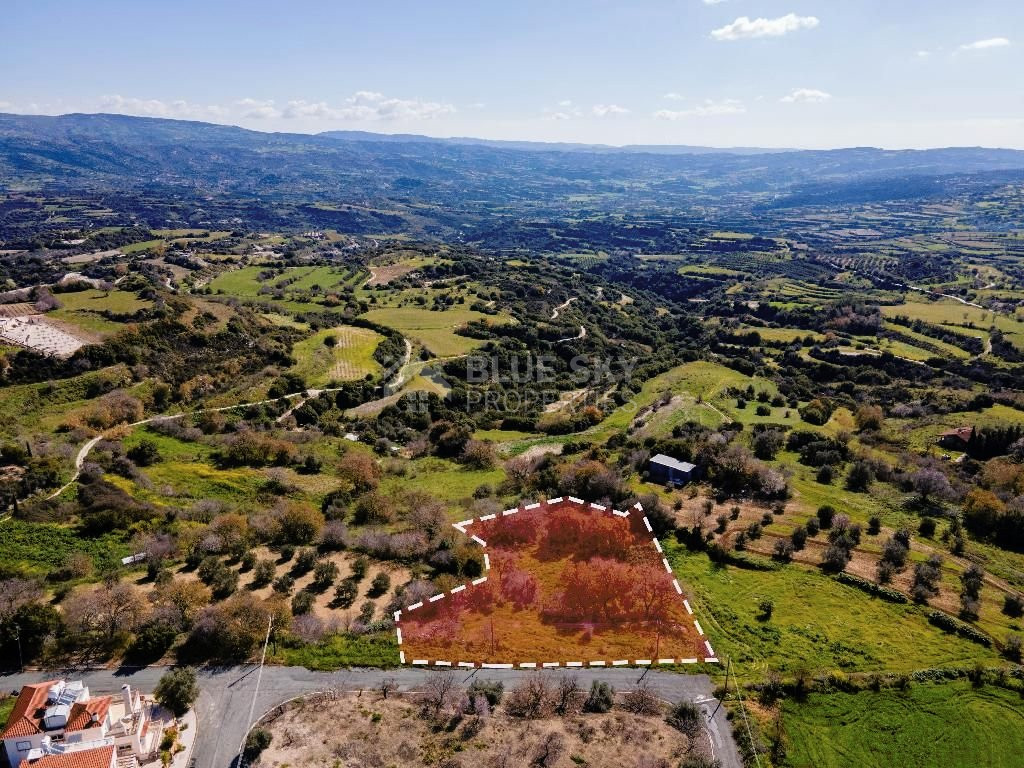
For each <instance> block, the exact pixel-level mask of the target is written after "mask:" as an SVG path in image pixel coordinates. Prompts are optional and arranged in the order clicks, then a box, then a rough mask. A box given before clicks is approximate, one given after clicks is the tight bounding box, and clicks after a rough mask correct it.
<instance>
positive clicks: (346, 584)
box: [334, 579, 359, 608]
mask: <svg viewBox="0 0 1024 768" xmlns="http://www.w3.org/2000/svg"><path fill="white" fill-rule="evenodd" d="M357 597H359V587H358V586H357V585H356V583H355V582H354V581H352V579H345V580H344V581H343V582H341V584H339V585H338V586H337V587H336V588H335V590H334V604H335V605H337V606H339V607H341V608H351V607H352V606H353V604H355V602H356V598H357Z"/></svg>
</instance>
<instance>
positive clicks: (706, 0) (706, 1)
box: [704, 0, 725, 5]
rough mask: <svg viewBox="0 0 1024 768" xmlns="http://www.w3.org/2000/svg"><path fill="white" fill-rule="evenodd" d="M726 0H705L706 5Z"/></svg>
mask: <svg viewBox="0 0 1024 768" xmlns="http://www.w3.org/2000/svg"><path fill="white" fill-rule="evenodd" d="M724 2H725V0H704V5H718V4H719V3H724Z"/></svg>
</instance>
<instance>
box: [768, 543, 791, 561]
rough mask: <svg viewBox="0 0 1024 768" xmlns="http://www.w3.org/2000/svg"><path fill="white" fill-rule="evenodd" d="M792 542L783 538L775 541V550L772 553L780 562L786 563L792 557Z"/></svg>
mask: <svg viewBox="0 0 1024 768" xmlns="http://www.w3.org/2000/svg"><path fill="white" fill-rule="evenodd" d="M793 549H794V547H793V543H792V542H790V541H786V540H785V539H779V540H778V541H776V542H775V552H774V554H773V555H772V556H773V557H774V558H775V559H776V560H778V561H779V562H780V563H788V562H789V561H790V560H792V559H793Z"/></svg>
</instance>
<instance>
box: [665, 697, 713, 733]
mask: <svg viewBox="0 0 1024 768" xmlns="http://www.w3.org/2000/svg"><path fill="white" fill-rule="evenodd" d="M666 722H668V724H669V725H671V726H672V727H673V728H675V729H676V730H678V731H681V732H682V733H684V734H685V735H686V737H687V738H688V739H691V740H693V739H695V738H696V737H697V736H698V735H699V734H700V732H701V729H702V728H703V727H704V715H703V714H702V713H701V711H700V707H698V706H697V705H696V704H694V703H693V702H692V701H681V702H679V703H678V704H676V705H675V706H674V707H672V711H671V712H669V715H668V717H667V718H666Z"/></svg>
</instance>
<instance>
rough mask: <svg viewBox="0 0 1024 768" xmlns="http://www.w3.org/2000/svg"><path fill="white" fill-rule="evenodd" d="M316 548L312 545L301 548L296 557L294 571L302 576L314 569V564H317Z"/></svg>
mask: <svg viewBox="0 0 1024 768" xmlns="http://www.w3.org/2000/svg"><path fill="white" fill-rule="evenodd" d="M316 560H317V558H316V550H315V549H312V548H311V547H306V548H304V549H300V550H299V554H298V555H297V556H296V558H295V563H294V564H293V565H292V573H294V574H296V575H298V576H301V575H302V574H304V573H309V572H310V571H311V570H313V566H315V565H316Z"/></svg>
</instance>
